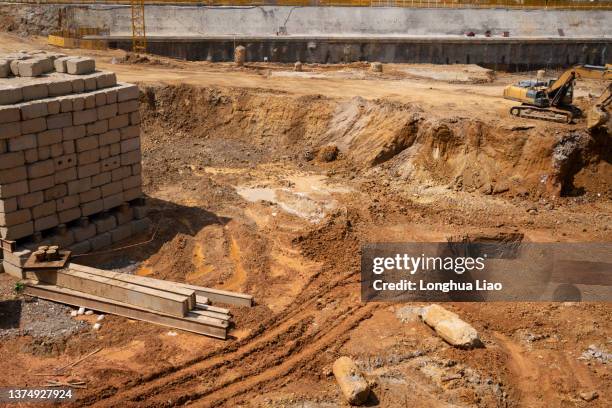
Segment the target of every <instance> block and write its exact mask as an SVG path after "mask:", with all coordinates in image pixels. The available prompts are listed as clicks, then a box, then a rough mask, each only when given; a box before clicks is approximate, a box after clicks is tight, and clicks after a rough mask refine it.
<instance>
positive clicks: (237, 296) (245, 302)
mask: <svg viewBox="0 0 612 408" xmlns="http://www.w3.org/2000/svg"><path fill="white" fill-rule="evenodd" d="M175 283H176V284H177V285H180V286H182V287H184V288H188V289H192V290H194V291H195V293H196V296H198V295H200V296H206V297H207V298H209V299H210V300H211V301H213V302H221V303H226V304H228V305H236V306H247V307H251V306H253V296H251V295H247V294H244V293H238V292H229V291H227V290H220V289H212V288H205V287H203V286H195V285H189V284H187V283H180V282H175Z"/></svg>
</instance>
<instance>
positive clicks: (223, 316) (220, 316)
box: [191, 309, 232, 321]
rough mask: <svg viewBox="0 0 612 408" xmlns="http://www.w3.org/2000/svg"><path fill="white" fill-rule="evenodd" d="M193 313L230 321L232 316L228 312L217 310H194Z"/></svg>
mask: <svg viewBox="0 0 612 408" xmlns="http://www.w3.org/2000/svg"><path fill="white" fill-rule="evenodd" d="M191 313H194V314H197V315H199V316H206V317H210V318H213V319H219V320H224V321H229V320H230V319H231V318H232V317H231V316H230V315H228V314H224V313H216V312H208V311H206V310H197V309H196V310H192V311H191Z"/></svg>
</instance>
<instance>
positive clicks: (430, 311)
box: [421, 304, 482, 348]
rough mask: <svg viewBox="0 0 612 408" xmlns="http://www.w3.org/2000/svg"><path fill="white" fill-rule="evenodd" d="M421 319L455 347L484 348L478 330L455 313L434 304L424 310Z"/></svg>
mask: <svg viewBox="0 0 612 408" xmlns="http://www.w3.org/2000/svg"><path fill="white" fill-rule="evenodd" d="M421 318H422V319H423V321H424V322H425V323H427V325H429V326H430V327H431V328H433V329H434V330H435V331H436V333H437V334H438V336H440V337H442V338H443V339H444V340H445V341H446V342H447V343H449V344H451V345H453V346H455V347H461V348H474V347H481V346H482V342H481V341H480V338H479V337H478V332H477V331H476V329H474V328H473V327H472V326H471V325H469V324H468V323H466V322H464V321H463V320H461V319H460V318H459V316H457V315H456V314H455V313H453V312H450V311H448V310H446V309H444V308H443V307H442V306H440V305H435V304H434V305H431V306H427V307H425V308H423V312H422V314H421Z"/></svg>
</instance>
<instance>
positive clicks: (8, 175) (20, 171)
mask: <svg viewBox="0 0 612 408" xmlns="http://www.w3.org/2000/svg"><path fill="white" fill-rule="evenodd" d="M109 176H110V173H109ZM27 178H28V172H27V169H26V167H25V166H19V167H13V168H12V169H5V170H0V184H7V183H16V182H18V181H22V180H26V179H27ZM109 181H110V177H109Z"/></svg>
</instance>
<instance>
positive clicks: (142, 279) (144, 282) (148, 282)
mask: <svg viewBox="0 0 612 408" xmlns="http://www.w3.org/2000/svg"><path fill="white" fill-rule="evenodd" d="M68 268H69V269H71V270H76V271H80V272H86V273H91V274H93V275H98V276H105V277H107V278H111V279H116V280H119V281H122V282H127V283H131V284H134V285H140V286H144V287H148V288H152V289H157V290H161V291H164V292H170V293H174V294H177V295H182V296H187V297H188V299H189V305H188V307H189V310H193V309H195V307H196V295H195V291H194V290H192V289H187V288H184V287H182V286H178V285H175V284H174V283H173V282H168V281H164V280H161V279H154V278H149V277H146V276H138V275H130V274H129V273H121V272H113V271H106V270H103V269H97V268H91V267H89V266H84V265H79V264H75V263H70V264H69V265H68Z"/></svg>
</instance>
